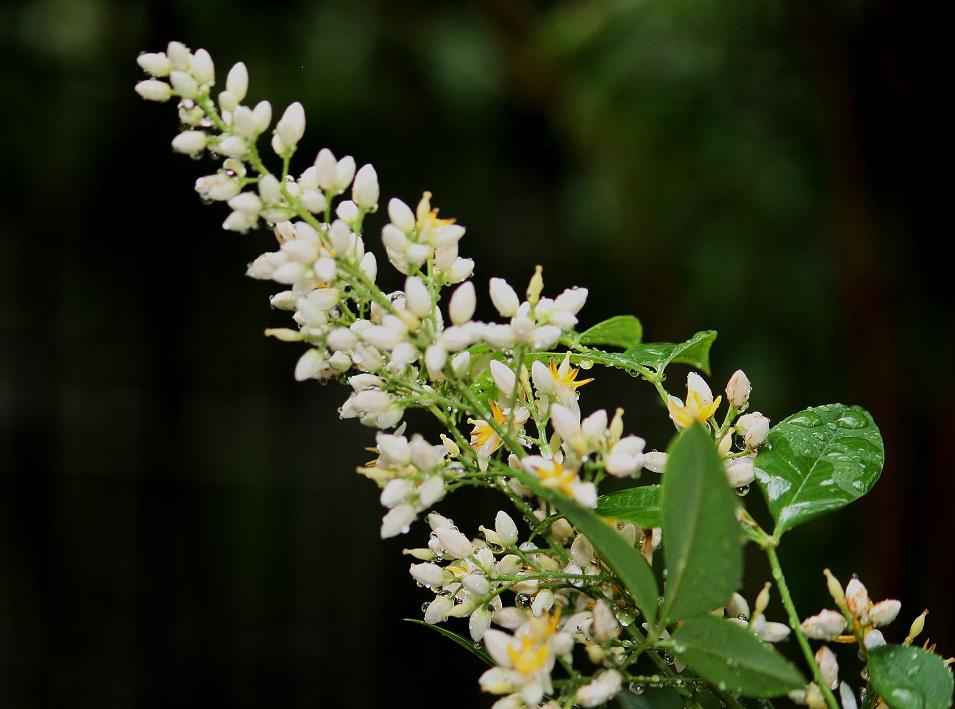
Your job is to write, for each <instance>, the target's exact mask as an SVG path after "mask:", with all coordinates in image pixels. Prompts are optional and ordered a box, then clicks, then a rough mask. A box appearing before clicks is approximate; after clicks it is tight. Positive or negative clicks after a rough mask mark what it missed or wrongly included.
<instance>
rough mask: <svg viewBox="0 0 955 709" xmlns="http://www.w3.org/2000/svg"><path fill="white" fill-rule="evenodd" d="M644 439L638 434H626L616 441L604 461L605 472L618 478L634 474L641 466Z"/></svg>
mask: <svg viewBox="0 0 955 709" xmlns="http://www.w3.org/2000/svg"><path fill="white" fill-rule="evenodd" d="M645 445H646V441H645V440H643V439H642V438H640V437H639V436H627V437H626V438H621V439H620V440H619V441H617V442H616V443H615V444H614V446H613V448H611V449H610V453H609V454H608V455H607V458H606V460H605V461H604V467H605V468H606V470H607V472H608V473H610V474H611V475H614V476H616V477H618V478H622V477H627V476H630V475H635V474H636V473H638V472H640V468H642V467H643V461H644V458H645V456H644V455H643V447H644V446H645Z"/></svg>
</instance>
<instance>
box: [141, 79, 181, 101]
mask: <svg viewBox="0 0 955 709" xmlns="http://www.w3.org/2000/svg"><path fill="white" fill-rule="evenodd" d="M136 93H137V94H139V95H140V96H142V97H143V98H144V99H146V100H147V101H157V102H159V103H163V102H165V101H168V100H169V98H170V97H171V96H172V87H171V86H169V84H167V83H166V82H165V81H158V80H156V79H146V80H144V81H140V82H139V83H138V84H136Z"/></svg>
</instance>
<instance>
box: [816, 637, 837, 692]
mask: <svg viewBox="0 0 955 709" xmlns="http://www.w3.org/2000/svg"><path fill="white" fill-rule="evenodd" d="M816 664H817V665H818V666H819V672H820V674H822V678H823V679H824V680H825V681H826V685H827V686H828V687H829V688H830V689H835V688H836V685H837V684H838V683H839V663H838V662H837V661H836V656H835V653H833V652H832V650H830V649H829V646H828V645H823V646H822V647H820V648H819V649H818V650H816Z"/></svg>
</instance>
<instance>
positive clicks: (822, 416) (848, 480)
mask: <svg viewBox="0 0 955 709" xmlns="http://www.w3.org/2000/svg"><path fill="white" fill-rule="evenodd" d="M884 461H885V454H884V450H883V446H882V436H881V435H880V434H879V429H878V428H877V427H876V425H875V423H874V422H873V421H872V417H871V416H870V415H869V413H868V412H867V411H865V410H864V409H860V408H859V407H858V406H851V407H850V406H845V405H843V404H828V405H826V406H816V407H814V408H809V409H806V410H805V411H800V412H799V413H797V414H793V415H792V416H790V417H789V418H787V419H785V420H783V421H781V422H779V423H778V424H776V425H775V426H773V428H772V430H771V431H770V432H769V438H768V439H767V441H766V443H765V444H764V445H763V446H762V447H761V448H760V451H759V454H758V455H757V456H756V480H757V482H758V483H759V487H760V489H762V491H763V495H764V496H765V497H766V502H767V503H768V505H769V511H770V512H771V513H772V515H773V519H775V520H776V531H775V534H776V535H777V536H778V535H780V534H782V533H783V532H785V531H786V530H788V529H792V528H793V527H795V526H796V525H799V524H802V523H803V522H807V521H809V520H810V519H812V518H813V517H818V516H819V515H821V514H824V513H826V512H831V511H832V510H837V509H839V508H841V507H845V506H846V505H848V504H849V503H850V502H852V501H853V500H855V499H857V498H859V497H862V496H863V495H864V494H866V493H867V492H868V491H869V490H870V489H871V488H872V486H873V485H874V484H875V481H876V480H878V479H879V473H881V472H882V465H883V463H884Z"/></svg>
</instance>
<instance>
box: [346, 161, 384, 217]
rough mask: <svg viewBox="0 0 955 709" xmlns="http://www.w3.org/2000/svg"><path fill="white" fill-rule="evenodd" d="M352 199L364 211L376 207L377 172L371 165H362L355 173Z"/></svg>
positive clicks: (373, 209)
mask: <svg viewBox="0 0 955 709" xmlns="http://www.w3.org/2000/svg"><path fill="white" fill-rule="evenodd" d="M352 199H353V200H354V201H355V204H357V205H358V206H359V207H361V208H362V209H364V210H366V211H369V212H373V211H375V210H376V209H377V208H378V174H377V173H376V172H375V168H373V167H372V166H371V165H365V166H363V167H362V168H361V169H360V170H359V171H358V173H357V174H356V175H355V182H354V185H353V186H352Z"/></svg>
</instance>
